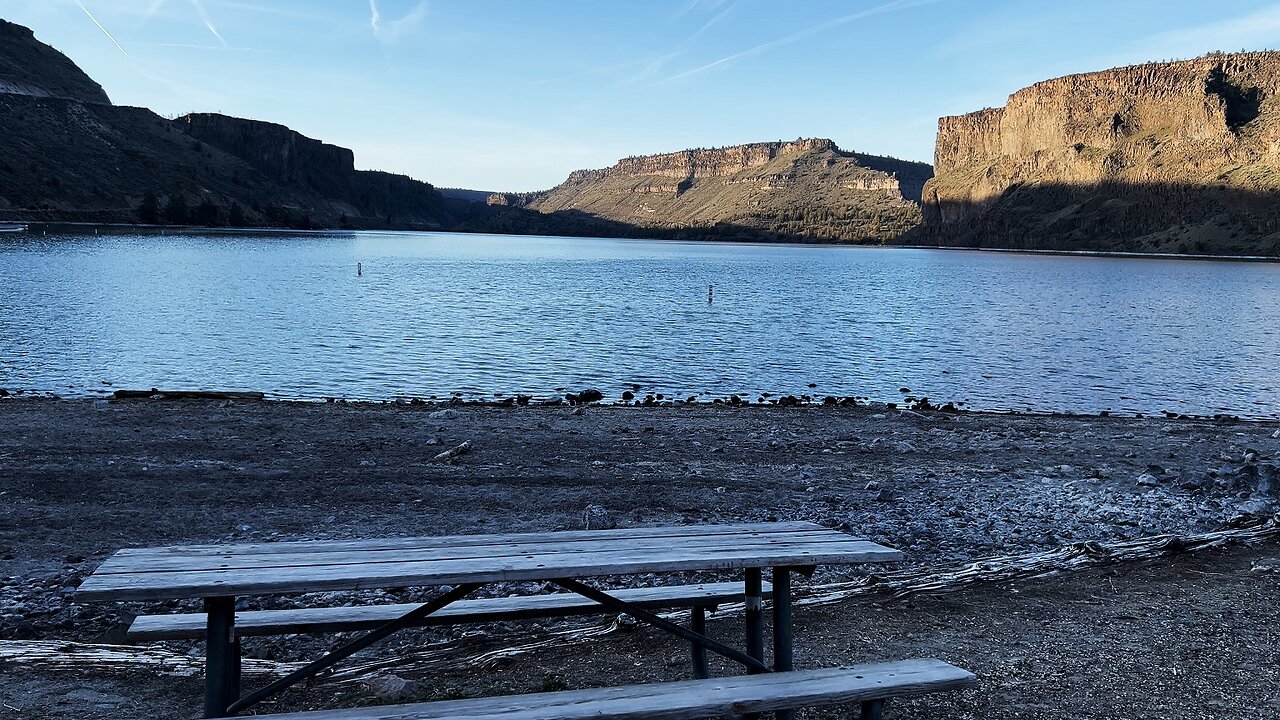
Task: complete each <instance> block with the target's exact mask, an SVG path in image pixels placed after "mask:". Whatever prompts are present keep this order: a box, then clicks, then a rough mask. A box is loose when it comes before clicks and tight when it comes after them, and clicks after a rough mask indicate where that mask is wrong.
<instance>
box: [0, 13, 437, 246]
mask: <svg viewBox="0 0 1280 720" xmlns="http://www.w3.org/2000/svg"><path fill="white" fill-rule="evenodd" d="M448 204H449V201H447V200H446V199H445V198H444V197H443V196H442V195H441V194H440V193H439V191H437V190H436V189H435V188H434V187H432V186H431V185H430V184H428V183H424V182H419V181H417V180H413V179H411V178H408V177H404V176H400V175H392V174H389V173H381V172H371V171H361V170H356V169H355V164H354V156H353V154H352V152H351V151H350V150H348V149H346V148H340V147H336V146H333V145H328V144H325V143H322V142H320V141H318V140H313V139H311V138H308V137H305V136H303V135H302V134H300V133H297V132H295V131H293V130H290V129H289V128H287V127H284V126H282V125H276V124H274V123H266V122H259V121H254V120H244V119H240V118H233V117H227V116H223V115H210V114H197V115H187V116H185V117H180V118H177V119H176V120H169V119H166V118H163V117H160V116H159V115H156V114H155V113H153V112H151V111H150V110H146V109H144V108H134V107H120V106H116V105H112V104H111V101H110V100H109V99H108V98H107V95H106V93H104V92H103V90H102V88H101V87H100V86H99V85H98V84H97V83H95V82H94V81H93V80H92V79H90V78H89V76H87V75H86V74H85V73H84V72H82V71H81V70H80V69H79V68H78V67H76V65H75V64H74V63H72V62H71V60H69V59H68V58H67V57H66V56H65V55H63V54H62V53H60V52H58V51H57V50H54V49H53V48H51V47H49V46H48V45H45V44H43V43H41V42H40V41H38V40H36V39H35V37H34V36H33V35H32V33H31V31H30V30H29V29H27V28H25V27H22V26H21V25H15V24H13V23H9V22H5V21H0V217H2V218H5V219H24V220H53V221H87V222H121V223H132V222H139V221H141V222H144V223H170V224H197V225H242V226H287V227H302V228H309V227H356V228H383V227H395V228H428V229H439V228H446V227H452V226H453V225H454V224H455V223H456V222H457V221H456V218H455V217H454V215H453V214H452V213H451V212H450V210H449V208H448V207H447V206H448Z"/></svg>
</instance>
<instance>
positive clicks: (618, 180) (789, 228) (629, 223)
mask: <svg viewBox="0 0 1280 720" xmlns="http://www.w3.org/2000/svg"><path fill="white" fill-rule="evenodd" d="M931 174H932V170H931V168H930V167H929V166H928V165H925V164H923V163H912V162H907V161H902V160H895V159H892V158H882V157H876V156H872V155H861V154H857V153H851V152H845V151H843V150H841V149H840V148H838V147H836V145H835V143H833V142H831V141H830V140H820V139H807V140H795V141H792V142H767V143H753V144H749V145H737V146H733V147H724V148H713V149H697V150H684V151H681V152H675V153H666V154H662V155H647V156H640V157H630V158H626V159H624V160H621V161H619V162H618V163H617V164H615V165H613V166H612V167H609V168H605V169H601V170H578V171H575V172H573V173H571V174H570V175H569V178H568V179H567V180H565V181H564V182H563V183H561V184H560V185H557V186H556V187H554V188H552V189H550V190H546V191H542V192H535V193H521V194H515V193H498V194H495V195H493V196H491V197H490V198H489V204H490V205H491V206H497V207H510V208H521V209H525V210H531V211H534V214H529V213H525V214H523V215H519V216H512V217H513V219H512V222H511V223H510V227H508V228H506V229H507V230H508V231H520V228H519V227H518V226H519V225H520V224H521V223H527V224H530V225H533V226H534V227H535V228H536V229H537V230H538V231H548V230H551V231H559V232H573V231H582V232H589V233H596V234H607V235H618V234H621V235H649V236H661V237H690V238H693V237H699V238H706V237H710V238H724V239H740V240H783V241H818V242H851V243H882V242H887V241H891V240H893V239H895V238H897V237H899V236H901V235H902V234H903V233H904V232H906V231H907V230H909V229H910V228H912V227H914V226H915V225H916V224H917V223H918V222H919V218H920V208H919V205H918V202H917V201H918V200H919V198H920V191H921V187H922V186H923V184H924V181H925V180H926V179H927V178H928V177H929V176H930V175H931Z"/></svg>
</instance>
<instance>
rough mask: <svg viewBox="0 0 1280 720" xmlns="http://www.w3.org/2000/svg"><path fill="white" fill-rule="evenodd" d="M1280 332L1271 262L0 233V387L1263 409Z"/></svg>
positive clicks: (1278, 275)
mask: <svg viewBox="0 0 1280 720" xmlns="http://www.w3.org/2000/svg"><path fill="white" fill-rule="evenodd" d="M358 262H359V263H363V266H364V276H363V277H357V276H356V263H358ZM709 284H714V285H715V302H714V303H712V304H708V303H707V286H708V285H709ZM1278 350H1280V265H1274V264H1261V263H1236V262H1198V261H1187V260H1158V259H1116V258H1092V257H1060V256H1035V255H1015V254H1002V253H974V252H956V251H931V250H902V249H874V248H837V247H808V246H768V245H731V244H713V243H684V242H658V241H634V240H606V239H578V238H573V239H570V238H530V237H507V236H492V235H453V234H443V233H425V234H411V233H404V234H397V233H341V234H339V233H334V234H321V235H316V234H306V235H235V234H221V235H214V234H183V235H168V236H158V235H136V234H127V235H114V236H102V237H95V236H92V235H90V236H74V235H58V236H55V235H53V234H50V235H48V236H39V235H35V234H32V233H28V234H27V235H13V236H0V387H2V388H8V389H10V390H13V389H25V390H35V391H51V392H54V393H56V394H59V395H64V396H67V395H90V394H95V393H100V392H105V391H109V390H111V389H113V388H148V387H153V386H154V387H162V388H187V389H196V388H203V389H244V390H262V391H265V392H268V393H269V394H271V395H274V396H280V397H294V398H316V397H322V396H343V397H348V398H365V399H385V398H392V397H396V396H405V395H407V396H429V395H433V394H434V395H440V396H442V397H444V396H448V395H449V394H450V393H452V392H455V391H458V392H462V393H464V394H465V395H468V396H471V397H475V396H482V395H491V394H492V393H515V392H528V393H532V394H534V395H538V396H549V395H552V394H554V389H555V388H569V389H580V388H584V387H588V386H594V387H599V388H600V389H601V390H602V391H604V392H605V394H606V396H607V397H608V398H609V399H616V397H617V396H618V394H619V393H621V391H622V390H624V389H629V388H631V386H632V384H636V385H639V386H640V387H641V388H642V390H643V391H656V392H664V393H667V394H672V395H678V396H681V397H683V396H686V395H690V394H698V395H713V396H723V395H727V394H729V393H734V392H737V393H746V394H747V395H749V396H751V397H755V396H756V394H758V393H759V392H762V391H769V392H773V393H796V394H800V393H811V394H814V395H818V396H822V395H826V394H834V395H864V396H870V397H872V398H875V399H880V400H897V399H900V397H901V395H900V393H899V388H900V387H904V386H905V387H910V388H911V389H912V390H913V391H914V392H915V394H917V395H920V394H925V395H928V396H929V397H930V398H933V399H935V400H956V401H966V402H967V403H968V404H969V406H970V407H974V408H988V409H1028V408H1031V409H1036V410H1070V411H1080V412H1095V411H1099V410H1105V409H1110V410H1114V411H1117V412H1124V411H1128V412H1155V411H1160V410H1172V411H1177V412H1190V413H1215V412H1223V411H1226V412H1233V413H1238V414H1244V415H1251V416H1276V415H1280V353H1278V352H1277V351H1278ZM104 383H112V385H111V386H107V385H105V384H104ZM809 383H814V384H816V385H817V387H816V389H813V390H810V389H809V388H808V384H809Z"/></svg>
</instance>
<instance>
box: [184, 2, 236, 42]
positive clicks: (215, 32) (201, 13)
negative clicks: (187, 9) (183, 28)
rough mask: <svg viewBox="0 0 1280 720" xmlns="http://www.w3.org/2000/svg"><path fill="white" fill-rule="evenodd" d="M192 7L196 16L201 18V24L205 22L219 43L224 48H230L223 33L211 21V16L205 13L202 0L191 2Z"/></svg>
mask: <svg viewBox="0 0 1280 720" xmlns="http://www.w3.org/2000/svg"><path fill="white" fill-rule="evenodd" d="M191 5H192V6H193V7H195V9H196V14H198V15H199V16H200V22H203V23H204V26H205V27H206V28H208V29H209V32H211V33H213V36H214V37H216V38H218V42H220V43H222V46H223V47H230V46H229V45H227V39H226V38H224V37H222V33H220V32H218V28H216V27H214V26H213V22H212V21H210V20H209V14H208V13H206V12H205V11H204V5H201V4H200V0H191Z"/></svg>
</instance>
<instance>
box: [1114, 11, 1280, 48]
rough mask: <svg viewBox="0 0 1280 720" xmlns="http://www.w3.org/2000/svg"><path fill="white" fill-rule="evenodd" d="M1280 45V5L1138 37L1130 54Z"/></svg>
mask: <svg viewBox="0 0 1280 720" xmlns="http://www.w3.org/2000/svg"><path fill="white" fill-rule="evenodd" d="M1266 47H1280V5H1271V6H1269V7H1265V8H1263V9H1261V10H1259V11H1257V12H1254V13H1251V14H1249V15H1244V16H1241V17H1235V18H1230V19H1227V20H1219V21H1217V22H1212V23H1207V24H1204V25H1198V26H1195V27H1187V28H1179V29H1177V30H1170V31H1167V32H1162V33H1157V34H1155V35H1152V36H1150V37H1148V38H1145V39H1143V40H1139V41H1138V42H1137V43H1135V44H1134V46H1133V47H1131V48H1129V49H1128V52H1126V54H1127V55H1129V56H1130V57H1133V58H1139V57H1141V58H1144V59H1145V60H1161V59H1169V58H1174V57H1180V58H1186V57H1193V56H1196V55H1202V54H1204V53H1206V52H1211V51H1213V50H1223V51H1226V52H1233V51H1236V50H1241V49H1249V50H1255V49H1261V48H1266Z"/></svg>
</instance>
